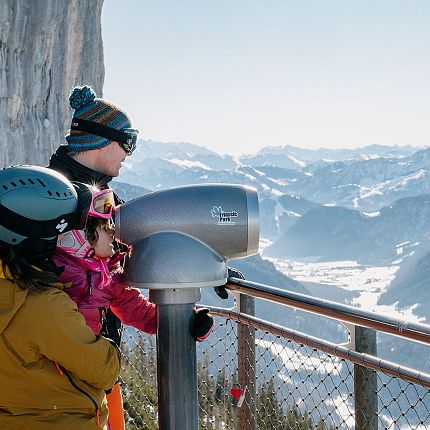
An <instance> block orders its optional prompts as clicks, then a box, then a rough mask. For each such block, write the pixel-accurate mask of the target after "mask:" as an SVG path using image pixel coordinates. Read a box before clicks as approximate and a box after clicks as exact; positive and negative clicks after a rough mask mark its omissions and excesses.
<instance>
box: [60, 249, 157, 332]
mask: <svg viewBox="0 0 430 430" xmlns="http://www.w3.org/2000/svg"><path fill="white" fill-rule="evenodd" d="M116 261H117V259H116V256H114V257H112V258H111V259H101V260H98V259H96V258H79V257H74V256H72V255H69V254H68V253H67V252H65V251H62V250H61V249H59V248H57V249H56V251H55V254H54V262H55V264H56V265H57V266H64V272H63V273H62V274H61V275H60V276H59V278H60V281H61V282H62V283H63V284H65V285H66V288H65V289H64V291H65V292H66V293H68V294H69V296H70V297H71V299H72V300H73V301H74V302H75V303H76V304H77V306H78V310H79V312H80V313H81V314H82V315H83V316H84V318H85V320H86V322H87V325H88V326H89V327H90V328H91V329H92V330H93V332H94V333H95V334H99V333H100V330H101V328H102V319H103V316H104V314H105V313H106V312H107V310H108V309H109V308H111V309H112V311H113V313H114V314H115V315H116V316H117V317H118V318H119V319H120V320H121V322H122V323H123V324H126V325H131V326H133V327H135V328H137V329H139V330H142V331H144V332H146V333H150V334H153V333H155V332H156V329H157V309H156V305H155V304H154V303H150V302H149V301H148V300H147V299H146V298H145V297H144V296H143V295H142V294H141V293H140V291H139V290H138V289H136V288H132V287H129V286H127V285H125V284H124V283H123V282H122V279H121V274H120V273H115V272H114V273H111V272H110V270H111V269H112V266H114V265H115V262H116Z"/></svg>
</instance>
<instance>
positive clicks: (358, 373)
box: [354, 326, 378, 430]
mask: <svg viewBox="0 0 430 430" xmlns="http://www.w3.org/2000/svg"><path fill="white" fill-rule="evenodd" d="M354 338H355V350H356V351H358V352H362V353H365V354H371V355H376V354H377V351H376V331H375V330H371V329H368V328H365V327H360V326H356V327H355V333H354ZM377 392H378V382H377V375H376V372H375V371H374V370H371V369H367V368H366V367H363V366H359V365H357V364H354V397H355V429H356V430H377V429H378V396H377Z"/></svg>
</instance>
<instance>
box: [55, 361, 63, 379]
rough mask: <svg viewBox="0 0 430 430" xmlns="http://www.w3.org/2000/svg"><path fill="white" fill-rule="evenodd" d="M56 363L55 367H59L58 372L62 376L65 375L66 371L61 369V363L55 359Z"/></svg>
mask: <svg viewBox="0 0 430 430" xmlns="http://www.w3.org/2000/svg"><path fill="white" fill-rule="evenodd" d="M54 364H55V367H56V368H57V370H58V373H59V374H60V375H61V376H63V375H64V373H63V371H62V370H61V367H60V365H59V364H58V363H57V362H56V361H54Z"/></svg>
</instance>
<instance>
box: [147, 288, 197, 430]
mask: <svg viewBox="0 0 430 430" xmlns="http://www.w3.org/2000/svg"><path fill="white" fill-rule="evenodd" d="M191 290H192V291H190V290H182V291H181V290H176V291H175V290H159V291H154V290H151V291H150V300H151V301H153V302H154V303H157V305H158V306H157V316H158V321H157V379H158V426H159V429H160V430H171V429H175V430H198V425H199V422H198V421H199V419H198V391H197V365H196V343H195V341H194V339H193V338H192V337H191V333H190V329H191V325H192V321H193V318H194V313H193V308H194V305H195V303H196V302H197V301H198V300H199V298H200V289H191ZM197 291H198V294H197ZM184 292H185V295H187V294H188V298H187V299H186V300H185V301H190V300H191V301H192V303H175V301H178V302H181V301H184V300H183V296H184V294H183V293H184ZM181 293H182V296H181ZM189 293H191V297H190V294H189ZM193 293H194V294H195V296H194V297H193ZM177 296H181V297H179V299H178V300H176V299H177Z"/></svg>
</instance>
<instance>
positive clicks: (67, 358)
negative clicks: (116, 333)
mask: <svg viewBox="0 0 430 430" xmlns="http://www.w3.org/2000/svg"><path fill="white" fill-rule="evenodd" d="M27 305H28V306H26V308H27V309H26V311H27V312H29V313H31V320H33V321H34V324H33V325H32V326H29V327H28V331H29V333H28V336H29V340H30V342H31V343H32V348H33V349H34V351H35V352H38V353H40V354H41V355H44V356H45V357H47V358H48V359H50V360H52V361H54V362H56V363H58V364H59V365H60V366H61V367H63V368H64V369H65V370H66V371H68V372H69V373H70V374H71V375H72V376H74V377H75V378H77V379H79V380H82V381H84V382H86V383H87V384H89V385H92V386H93V387H96V388H98V389H101V390H107V389H109V388H111V387H112V386H113V385H114V383H115V381H116V380H117V378H118V374H119V370H120V351H119V349H118V348H117V347H116V346H115V345H114V344H113V343H111V342H109V341H108V340H107V339H105V338H104V337H102V336H95V335H94V333H93V332H92V330H91V329H90V328H89V327H88V326H87V325H86V323H85V319H84V317H83V316H82V315H81V314H80V313H79V312H78V310H77V307H76V304H75V303H74V302H73V301H72V300H71V299H70V298H69V296H68V295H67V294H66V293H65V292H63V291H62V290H61V289H58V288H54V287H53V288H51V289H49V290H47V291H46V292H43V293H38V294H37V293H36V294H32V297H31V300H28V301H27ZM29 317H30V315H29Z"/></svg>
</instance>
